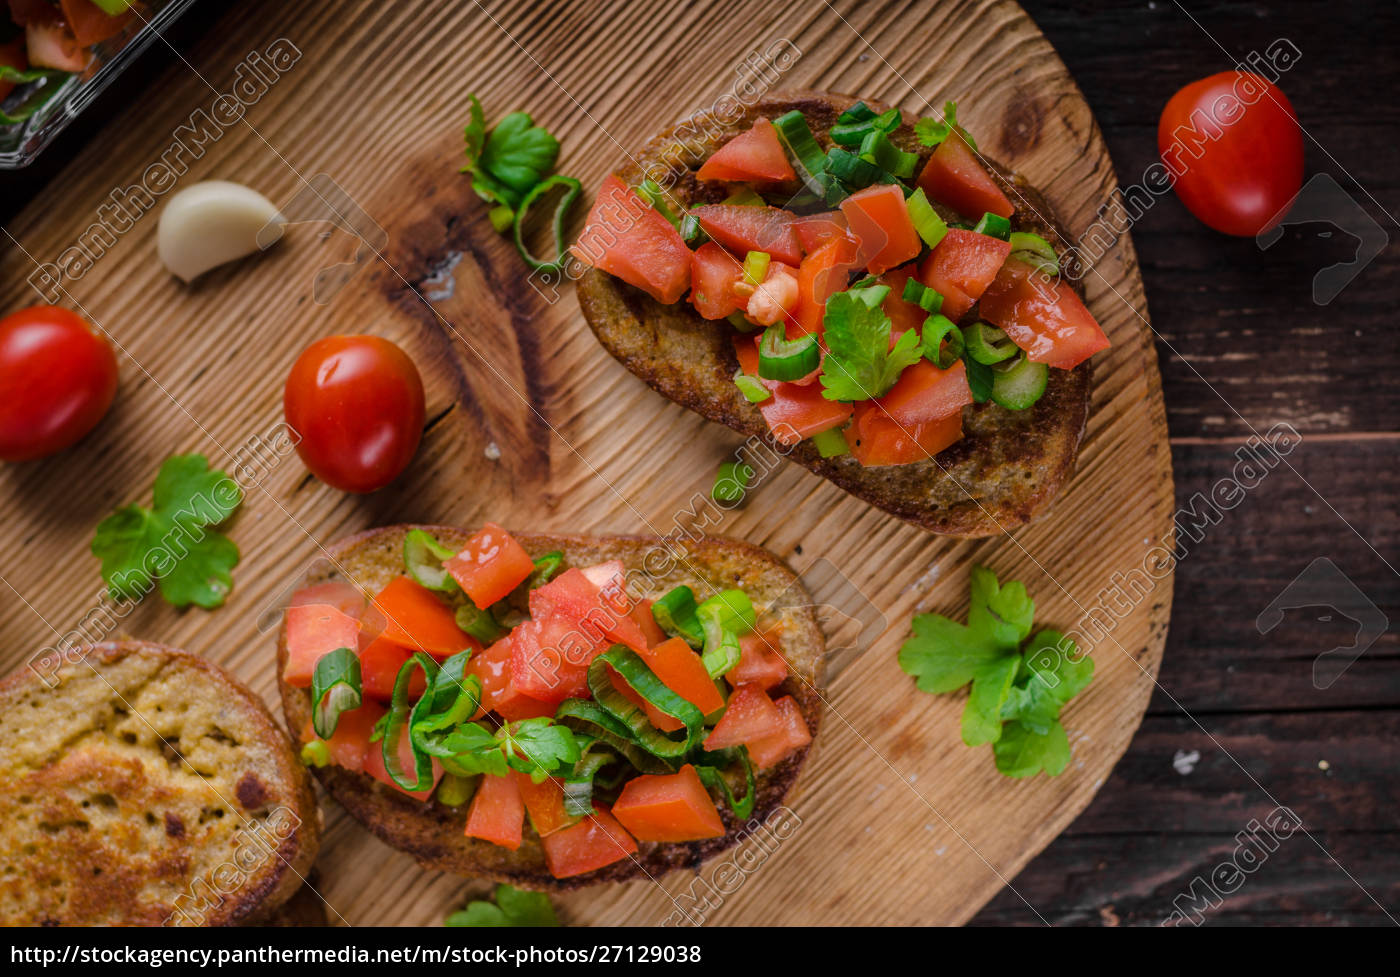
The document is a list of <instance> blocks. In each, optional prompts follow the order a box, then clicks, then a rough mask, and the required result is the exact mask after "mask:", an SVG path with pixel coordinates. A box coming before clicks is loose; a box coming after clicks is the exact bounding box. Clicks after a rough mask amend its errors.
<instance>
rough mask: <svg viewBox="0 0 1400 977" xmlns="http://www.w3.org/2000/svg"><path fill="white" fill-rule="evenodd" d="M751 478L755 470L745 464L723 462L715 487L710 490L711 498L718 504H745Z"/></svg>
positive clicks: (716, 476) (717, 474)
mask: <svg viewBox="0 0 1400 977" xmlns="http://www.w3.org/2000/svg"><path fill="white" fill-rule="evenodd" d="M751 478H753V469H752V468H750V467H749V466H748V465H745V464H744V463H743V462H739V461H726V462H721V463H720V466H719V471H718V472H717V473H716V474H715V484H714V487H713V488H711V489H710V498H712V499H714V500H715V501H716V502H735V503H737V502H743V501H744V493H745V492H747V491H748V488H749V479H751Z"/></svg>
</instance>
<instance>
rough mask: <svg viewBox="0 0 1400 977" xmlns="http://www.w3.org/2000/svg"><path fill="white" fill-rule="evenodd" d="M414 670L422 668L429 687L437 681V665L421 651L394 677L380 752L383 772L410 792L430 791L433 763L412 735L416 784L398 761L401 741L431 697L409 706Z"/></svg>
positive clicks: (410, 738)
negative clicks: (421, 706) (409, 685)
mask: <svg viewBox="0 0 1400 977" xmlns="http://www.w3.org/2000/svg"><path fill="white" fill-rule="evenodd" d="M415 668H421V669H422V670H423V674H424V675H425V676H426V677H427V679H428V681H429V682H430V683H431V682H432V681H433V679H435V678H436V677H437V673H438V663H437V662H435V661H433V660H432V659H431V658H429V657H428V656H427V655H425V654H423V653H422V652H421V651H418V652H414V654H413V657H412V658H410V659H409V660H408V661H406V662H404V663H403V667H401V668H400V669H399V673H398V675H396V676H395V677H394V694H393V697H392V698H391V699H390V703H389V712H388V714H387V715H386V716H385V717H384V719H385V722H384V736H383V738H382V739H381V740H380V750H381V752H382V755H383V757H384V771H385V772H386V773H387V774H388V775H389V779H390V780H392V781H393V782H394V783H396V784H398V785H399V786H400V787H402V788H403V789H404V790H407V791H419V790H427V789H428V788H429V787H430V786H432V783H433V762H432V759H431V758H430V757H429V756H428V754H426V753H424V752H423V751H422V750H420V749H418V748H417V747H414V746H413V737H412V735H411V734H410V736H409V746H410V747H411V748H412V752H413V772H414V779H413V780H409V779H407V777H406V776H405V774H404V770H403V764H402V763H401V762H400V761H399V741H400V738H401V737H402V736H403V734H404V733H405V732H406V731H407V730H408V729H409V727H410V726H411V725H412V721H413V719H414V718H416V717H415V716H414V715H413V714H414V713H416V712H417V710H418V708H419V704H421V703H422V702H424V701H425V700H427V699H428V696H427V695H426V694H424V696H423V698H421V699H419V700H418V704H414V705H413V706H412V707H410V706H409V704H408V684H409V682H410V681H412V679H413V670H414V669H415Z"/></svg>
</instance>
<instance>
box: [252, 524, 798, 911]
mask: <svg viewBox="0 0 1400 977" xmlns="http://www.w3.org/2000/svg"><path fill="white" fill-rule="evenodd" d="M415 528H418V529H426V530H428V531H429V532H431V533H432V534H433V535H434V536H436V537H437V539H438V540H439V541H440V542H441V543H442V544H443V545H445V546H448V547H451V548H454V549H457V548H460V547H461V546H463V545H464V544H465V543H466V541H467V539H468V537H469V536H470V535H471V533H470V532H468V531H465V530H461V529H455V528H450V527H445V526H416V527H415V526H409V525H400V526H387V527H384V528H382V529H372V530H369V531H368V532H364V533H360V534H359V535H356V536H352V537H350V538H348V539H345V540H343V541H341V542H339V543H337V544H335V545H334V546H332V547H331V548H330V551H329V555H330V562H331V564H332V565H333V567H335V569H332V570H330V571H327V572H325V573H322V574H321V575H319V576H315V577H312V578H310V579H308V580H307V583H309V584H310V583H319V582H321V581H324V580H327V579H336V578H340V579H348V580H350V581H351V582H352V583H354V584H355V585H356V586H358V587H360V588H361V589H363V590H365V591H366V592H368V593H371V594H373V593H375V592H376V591H378V590H379V589H380V588H381V587H383V586H384V585H385V584H387V583H388V582H389V581H390V580H392V579H393V578H394V577H396V576H398V575H400V574H401V573H403V541H404V536H405V535H406V534H407V533H408V531H409V530H410V529H415ZM511 535H513V536H514V537H515V538H516V539H517V540H518V541H519V542H520V545H521V546H523V547H524V548H525V550H526V551H527V552H528V553H529V554H530V555H531V556H532V557H538V556H540V555H542V554H544V553H548V552H550V551H553V550H559V551H562V552H563V554H564V558H565V561H566V563H567V565H569V566H578V567H583V566H589V565H591V564H594V563H599V562H602V561H604V560H621V561H622V562H623V564H624V565H625V566H626V567H627V569H628V570H629V571H637V572H645V574H646V580H647V582H648V584H649V585H650V586H651V587H654V588H655V592H656V593H658V594H659V593H664V592H665V591H666V590H669V589H670V588H672V587H676V586H680V585H681V584H686V585H688V586H690V587H691V588H692V589H693V590H694V591H695V594H696V597H697V598H704V597H706V596H708V595H709V594H711V593H713V592H714V591H716V590H718V589H723V588H728V587H738V588H742V589H743V590H744V591H746V592H747V593H748V594H749V596H750V597H751V598H752V599H753V602H754V606H755V607H757V608H760V609H762V608H764V607H768V608H769V613H770V614H772V615H774V616H775V617H777V618H779V619H780V620H781V622H782V645H781V647H780V648H779V649H778V650H779V651H780V653H781V654H782V655H783V657H784V658H786V659H787V662H788V667H789V671H790V674H789V676H788V679H787V681H785V682H784V683H783V685H782V686H781V687H779V688H775V689H773V690H772V695H773V697H774V698H775V699H776V698H778V697H779V696H781V695H791V696H792V697H793V698H794V699H795V700H796V701H797V703H798V704H799V705H800V706H801V708H802V712H803V714H804V715H805V717H806V719H807V726H808V728H809V729H810V730H811V732H812V735H813V736H815V735H816V732H817V721H818V717H819V715H820V711H821V702H822V694H821V692H820V680H821V674H822V668H823V656H824V654H825V650H826V644H825V641H824V639H823V637H822V633H821V629H820V628H819V627H818V625H817V619H816V613H815V611H814V610H813V608H812V604H811V598H810V597H808V596H807V595H806V592H805V591H804V590H803V589H802V586H801V584H800V583H799V582H798V580H797V577H796V575H794V574H793V572H792V571H791V570H789V569H788V568H787V567H786V566H784V565H783V564H782V563H781V562H779V560H778V559H777V558H776V557H775V556H773V555H772V554H771V553H769V552H768V551H766V550H763V549H760V548H759V547H757V546H753V545H751V544H749V543H743V542H740V541H738V540H731V539H719V538H705V539H701V540H698V541H694V542H691V541H682V542H676V543H664V542H663V541H662V540H660V539H658V538H656V537H643V536H570V535H565V536H560V535H551V534H545V533H512V534H511ZM668 552H670V553H673V554H675V556H674V558H667V557H666V556H665V554H667V553H668ZM644 563H645V564H646V567H645V570H644V571H643V564H644ZM668 564H670V565H669V566H668ZM286 662H287V644H286V631H285V628H284V629H283V633H282V637H281V639H280V641H279V645H278V674H279V675H280V674H281V673H282V671H283V670H284V668H285V666H286ZM282 704H283V706H284V707H285V709H286V713H287V722H288V724H289V726H290V727H291V730H292V734H293V736H298V735H300V733H301V731H302V730H304V729H306V728H308V727H307V724H308V723H309V722H310V719H311V696H310V695H309V694H308V692H307V690H306V689H299V688H295V687H293V686H289V685H287V684H286V683H285V682H284V683H282ZM809 749H810V747H809V748H805V749H803V750H801V751H799V752H797V753H795V754H794V755H792V756H790V757H788V758H787V759H786V760H783V761H782V762H780V763H778V764H777V765H775V766H774V767H772V768H770V769H769V770H767V771H764V772H762V773H760V774H759V776H758V784H757V790H758V801H757V805H756V807H755V808H754V813H753V819H757V820H760V821H761V820H763V819H765V818H767V817H768V816H769V815H770V814H772V813H773V812H774V811H775V810H777V808H778V807H779V806H780V805H781V804H782V803H783V799H784V798H785V797H786V796H787V794H788V791H789V790H790V789H791V788H792V786H793V784H794V782H795V781H796V780H797V775H798V771H799V770H800V769H801V767H802V764H803V762H804V761H805V759H806V757H807V754H808V751H809ZM315 772H316V775H317V776H318V777H319V778H320V780H321V783H322V784H323V785H324V786H325V787H326V789H327V790H329V791H330V793H331V795H332V796H334V797H335V799H336V800H338V801H339V802H340V803H341V804H342V805H343V806H344V807H345V809H346V810H347V811H349V812H350V814H351V815H353V816H354V817H355V818H356V819H357V820H359V821H360V822H361V823H362V824H364V825H365V826H366V827H367V828H369V829H370V830H371V831H372V832H374V833H375V834H376V835H378V836H379V837H380V838H381V839H382V840H383V841H385V842H386V843H388V844H389V845H392V846H393V847H394V848H397V849H399V850H401V851H405V852H408V853H409V854H410V855H412V856H414V857H415V858H416V859H418V861H419V862H420V863H421V864H422V865H423V867H424V868H428V869H433V870H437V871H443V872H453V873H455V874H458V875H468V876H473V877H476V878H483V879H491V880H494V881H497V882H509V883H511V884H513V885H516V886H520V887H522V888H530V889H546V890H552V891H563V890H567V889H575V888H579V887H581V886H586V885H592V884H594V883H596V882H618V881H624V880H627V879H633V878H643V877H647V876H650V877H652V878H656V877H659V876H660V875H661V874H663V873H664V872H667V871H669V870H671V869H675V868H683V867H689V866H694V865H697V864H699V863H700V862H701V861H702V860H704V859H706V858H709V857H711V856H713V855H715V854H717V853H718V852H721V851H724V850H725V849H727V848H730V847H732V846H733V845H735V844H737V843H738V841H739V838H740V834H741V832H742V831H744V828H745V824H746V823H747V822H739V821H737V820H735V819H734V818H733V817H732V815H731V813H730V812H729V811H728V809H727V808H726V807H725V806H724V805H723V804H720V805H719V807H720V814H721V817H722V818H723V819H724V823H725V827H726V828H727V829H728V830H727V833H726V834H725V835H724V836H723V837H720V838H714V839H711V840H709V841H701V842H692V843H686V844H667V845H662V844H654V843H642V844H641V847H640V851H638V852H637V854H636V856H635V857H633V858H631V859H625V860H623V861H620V862H616V863H614V864H613V865H610V866H608V867H606V868H603V869H600V870H598V871H596V872H591V873H588V874H587V875H582V876H578V877H575V878H570V879H562V880H560V879H555V878H554V877H553V876H551V875H550V874H549V872H548V871H547V870H546V868H545V863H544V851H543V849H542V848H541V847H540V840H539V837H538V836H537V835H536V834H535V833H534V830H533V829H532V828H531V827H530V825H529V823H528V820H527V822H526V826H525V840H524V843H523V844H521V846H520V848H519V849H518V850H516V851H510V850H508V849H506V848H502V847H500V846H497V845H493V844H491V843H489V842H486V841H482V840H480V839H477V838H469V837H467V836H466V835H465V834H464V833H463V832H464V830H465V827H466V818H467V807H466V805H463V806H461V807H448V806H445V805H443V804H440V803H438V802H437V800H436V799H433V800H430V801H427V802H424V801H418V800H415V799H413V798H411V797H408V796H406V795H404V794H402V793H400V792H398V791H397V790H394V789H393V788H391V787H388V786H387V785H385V784H382V783H380V782H378V781H376V780H374V779H373V778H371V777H369V776H368V775H366V774H362V773H358V772H355V771H353V770H347V769H345V768H343V767H336V766H326V767H321V768H318V769H316V771H315ZM737 789H738V790H739V791H740V792H742V789H743V785H742V784H740V785H737Z"/></svg>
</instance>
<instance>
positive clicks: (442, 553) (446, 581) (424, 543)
mask: <svg viewBox="0 0 1400 977" xmlns="http://www.w3.org/2000/svg"><path fill="white" fill-rule="evenodd" d="M456 555H457V551H456V550H454V549H451V548H449V547H446V546H443V545H442V544H441V543H439V542H438V541H437V539H435V538H434V537H433V535H432V534H431V533H429V532H426V531H425V530H422V529H410V530H409V531H408V535H407V536H405V537H404V538H403V565H404V568H405V569H406V570H407V571H408V575H409V576H410V577H412V578H413V579H414V580H416V581H418V582H419V583H420V584H422V585H423V586H424V587H427V588H428V589H429V590H438V591H442V592H445V593H450V592H452V591H454V590H460V589H461V588H460V587H458V586H457V581H455V580H453V579H452V576H451V574H449V573H448V572H447V571H446V570H444V569H443V568H442V561H443V560H446V559H449V558H450V557H453V556H456Z"/></svg>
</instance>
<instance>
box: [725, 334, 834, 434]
mask: <svg viewBox="0 0 1400 977" xmlns="http://www.w3.org/2000/svg"><path fill="white" fill-rule="evenodd" d="M734 349H735V353H736V354H737V355H738V358H739V367H740V368H741V369H742V370H743V371H744V372H745V373H747V374H749V375H750V376H754V377H756V376H758V346H757V341H756V340H753V339H750V338H749V337H748V336H739V337H736V339H735V343H734ZM760 382H761V383H762V384H763V385H764V386H765V387H767V388H768V389H769V390H771V391H772V392H773V396H771V397H769V398H768V399H767V400H765V401H764V402H763V403H761V404H759V405H758V409H759V411H760V412H761V413H762V414H763V419H764V420H765V421H767V422H768V427H769V429H770V430H771V431H772V432H773V437H774V439H775V440H776V441H777V442H778V443H779V444H788V445H791V444H797V443H798V442H799V441H801V440H802V439H803V438H810V437H811V436H812V435H814V434H818V433H820V432H822V431H826V430H829V429H831V428H833V427H839V426H841V425H842V424H844V423H846V421H848V420H849V419H850V417H851V405H850V404H843V403H841V402H840V401H839V400H827V399H826V398H825V397H823V396H822V389H823V388H822V387H821V385H819V384H815V383H812V384H802V383H777V382H773V381H760Z"/></svg>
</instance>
